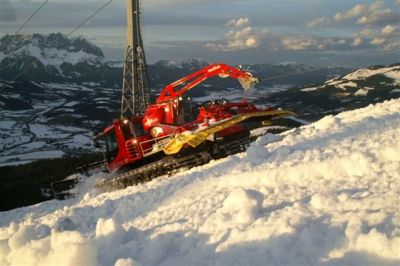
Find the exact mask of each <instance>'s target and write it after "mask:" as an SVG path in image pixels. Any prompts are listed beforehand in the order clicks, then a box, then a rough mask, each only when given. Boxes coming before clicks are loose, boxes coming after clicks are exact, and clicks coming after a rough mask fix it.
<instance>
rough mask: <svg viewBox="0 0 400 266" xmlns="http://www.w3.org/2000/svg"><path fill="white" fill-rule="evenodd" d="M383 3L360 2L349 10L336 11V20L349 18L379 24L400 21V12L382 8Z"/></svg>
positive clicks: (364, 23) (361, 22) (363, 23)
mask: <svg viewBox="0 0 400 266" xmlns="http://www.w3.org/2000/svg"><path fill="white" fill-rule="evenodd" d="M383 4H384V2H383V1H375V2H373V3H372V4H370V5H365V4H358V5H355V6H354V7H353V8H351V9H350V10H349V11H345V12H339V13H336V14H335V16H334V20H335V21H337V22H341V21H345V20H349V19H357V23H358V24H362V25H377V24H382V23H389V22H394V21H398V19H399V14H398V12H395V11H393V10H391V9H389V8H386V9H382V7H383Z"/></svg>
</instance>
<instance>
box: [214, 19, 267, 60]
mask: <svg viewBox="0 0 400 266" xmlns="http://www.w3.org/2000/svg"><path fill="white" fill-rule="evenodd" d="M226 25H227V26H229V27H233V28H234V29H231V30H229V31H228V32H227V33H226V34H225V35H224V42H223V43H208V44H207V45H206V46H207V47H208V48H211V49H212V50H214V51H224V52H232V51H238V50H245V49H251V48H257V47H259V46H260V43H261V38H262V37H263V36H265V35H266V34H267V33H268V31H267V30H263V31H261V32H257V33H255V32H254V30H253V28H252V27H251V26H250V25H251V21H250V19H249V18H239V19H232V20H230V21H228V23H227V24H226Z"/></svg>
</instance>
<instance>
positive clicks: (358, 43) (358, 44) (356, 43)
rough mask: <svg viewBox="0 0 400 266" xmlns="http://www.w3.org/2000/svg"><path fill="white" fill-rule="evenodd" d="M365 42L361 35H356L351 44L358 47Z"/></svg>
mask: <svg viewBox="0 0 400 266" xmlns="http://www.w3.org/2000/svg"><path fill="white" fill-rule="evenodd" d="M362 43H363V39H362V38H361V37H356V38H354V40H353V42H352V44H351V46H354V47H357V46H360V45H361V44H362Z"/></svg>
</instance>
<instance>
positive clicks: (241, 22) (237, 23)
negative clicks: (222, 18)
mask: <svg viewBox="0 0 400 266" xmlns="http://www.w3.org/2000/svg"><path fill="white" fill-rule="evenodd" d="M226 25H227V26H229V27H235V28H240V27H246V26H250V25H251V23H250V19H249V18H238V19H231V20H229V21H228V23H226Z"/></svg>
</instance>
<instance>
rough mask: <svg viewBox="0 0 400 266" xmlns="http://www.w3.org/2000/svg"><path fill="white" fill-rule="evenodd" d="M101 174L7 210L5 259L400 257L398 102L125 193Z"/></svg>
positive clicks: (358, 261) (245, 261)
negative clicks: (67, 193)
mask: <svg viewBox="0 0 400 266" xmlns="http://www.w3.org/2000/svg"><path fill="white" fill-rule="evenodd" d="M95 178H96V176H93V177H91V178H89V180H87V182H86V183H85V184H84V185H83V187H82V188H81V191H82V194H79V195H78V196H77V197H76V198H75V199H70V200H67V201H50V202H45V203H42V204H38V205H35V206H31V207H26V208H21V209H16V210H12V211H8V212H3V213H0V265H115V266H122V265H130V266H132V265H274V266H277V265H288V266H289V265H290V266H293V265H299V266H308V265H360V266H361V265H363V266H364V265H399V264H400V212H399V206H400V100H399V99H397V100H391V101H387V102H384V103H381V104H377V105H371V106H368V107H366V108H363V109H359V110H354V111H350V112H345V113H341V114H339V115H337V116H327V117H325V118H323V119H321V120H320V121H318V122H316V123H313V124H309V125H306V126H302V127H301V128H298V129H294V130H291V131H288V132H286V133H283V134H281V135H271V134H267V135H265V136H263V137H260V138H258V139H257V140H256V141H255V142H254V143H253V144H252V145H251V146H250V147H249V149H248V150H247V151H246V152H244V153H241V154H237V155H234V156H230V157H228V158H224V159H221V160H218V161H212V162H210V163H209V164H207V165H204V166H201V167H196V168H193V169H190V170H186V171H182V172H179V173H178V174H175V175H174V176H171V177H160V178H158V179H155V180H153V181H151V182H148V183H146V184H142V185H139V186H134V187H128V188H126V189H124V190H119V191H114V192H109V193H101V192H99V191H96V190H95V189H92V188H91V187H92V186H91V184H93V183H94V180H95ZM97 178H98V176H97Z"/></svg>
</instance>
